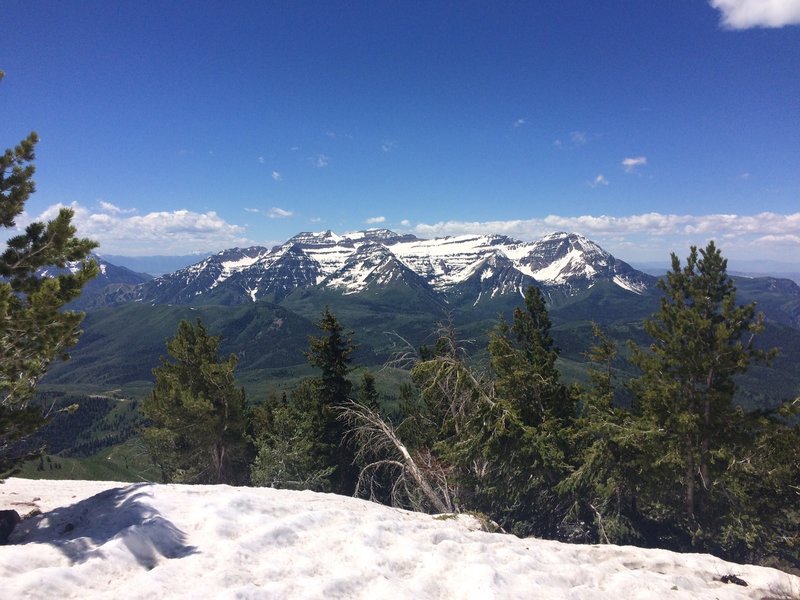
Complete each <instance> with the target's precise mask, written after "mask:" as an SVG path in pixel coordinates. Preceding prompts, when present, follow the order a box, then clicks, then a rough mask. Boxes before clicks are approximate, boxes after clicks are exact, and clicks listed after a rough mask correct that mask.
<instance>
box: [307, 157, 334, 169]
mask: <svg viewBox="0 0 800 600" xmlns="http://www.w3.org/2000/svg"><path fill="white" fill-rule="evenodd" d="M330 160H331V158H330V156H326V155H324V154H317V155H316V156H312V157H311V164H312V165H314V166H315V167H317V168H318V169H322V168H323V167H327V166H328V163H329V162H330Z"/></svg>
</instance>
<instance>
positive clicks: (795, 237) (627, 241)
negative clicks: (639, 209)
mask: <svg viewBox="0 0 800 600" xmlns="http://www.w3.org/2000/svg"><path fill="white" fill-rule="evenodd" d="M413 230H414V232H415V233H416V234H417V235H419V236H420V237H424V238H432V237H438V236H445V235H465V234H486V233H497V234H505V235H508V236H511V237H516V238H519V239H522V240H535V239H538V238H541V237H542V236H544V235H547V234H548V233H552V232H554V231H569V232H575V233H580V234H583V235H585V236H587V237H589V238H590V239H593V240H594V241H596V242H598V243H599V244H600V245H601V246H603V247H605V248H606V249H607V250H609V251H611V252H614V253H616V254H618V256H619V257H620V258H622V259H623V260H651V259H653V260H659V259H664V260H666V259H667V258H668V257H669V253H670V252H673V251H674V252H677V253H678V255H679V256H683V255H685V254H686V252H687V251H688V248H689V246H690V245H692V244H694V245H698V246H700V245H704V244H705V243H706V242H707V241H708V240H711V239H714V240H717V241H719V240H724V245H723V252H724V253H725V255H726V256H739V257H741V258H755V257H757V258H771V259H774V260H781V261H786V260H787V258H786V255H787V251H786V246H787V245H789V246H791V247H792V248H793V251H794V255H795V256H796V255H798V254H797V253H800V212H797V213H793V214H778V213H772V212H764V213H760V214H755V215H734V214H711V215H676V214H661V213H655V212H652V213H642V214H637V215H627V216H607V215H599V216H595V215H582V216H559V215H548V216H546V217H544V218H539V219H519V220H511V221H440V222H438V223H432V224H426V223H418V224H417V225H416V226H415V227H414V228H413ZM778 245H780V246H781V247H780V248H779V247H778Z"/></svg>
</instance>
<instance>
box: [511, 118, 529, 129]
mask: <svg viewBox="0 0 800 600" xmlns="http://www.w3.org/2000/svg"><path fill="white" fill-rule="evenodd" d="M527 124H528V120H527V119H517V120H516V121H514V127H522V126H523V125H527Z"/></svg>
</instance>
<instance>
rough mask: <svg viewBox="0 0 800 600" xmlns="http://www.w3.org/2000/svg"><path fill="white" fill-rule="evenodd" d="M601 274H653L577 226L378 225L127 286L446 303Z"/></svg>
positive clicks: (179, 297)
mask: <svg viewBox="0 0 800 600" xmlns="http://www.w3.org/2000/svg"><path fill="white" fill-rule="evenodd" d="M598 281H609V282H612V283H613V284H615V285H617V286H619V287H620V288H622V289H625V290H627V291H629V292H632V293H636V294H641V293H644V292H645V291H646V290H647V289H648V287H649V286H651V285H652V283H653V281H654V278H653V277H651V276H649V275H646V274H644V273H641V272H639V271H637V270H635V269H633V268H632V267H631V266H630V265H628V264H627V263H625V262H622V261H621V260H618V259H616V258H614V257H613V256H612V255H611V254H609V253H608V252H606V251H605V250H603V249H602V248H600V247H599V246H598V245H597V244H595V243H594V242H592V241H590V240H588V239H586V238H585V237H583V236H580V235H578V234H574V233H554V234H552V235H549V236H547V237H545V238H543V239H541V240H538V241H535V242H522V241H519V240H515V239H512V238H509V237H507V236H499V235H464V236H457V237H445V238H436V239H431V240H423V239H419V238H416V237H415V236H413V235H400V234H397V233H395V232H393V231H390V230H388V229H373V230H367V231H358V232H354V233H348V234H344V235H337V234H335V233H333V232H332V231H324V232H318V233H314V232H303V233H299V234H297V235H296V236H294V237H292V238H291V239H289V240H287V241H286V242H285V243H284V244H282V245H280V246H276V247H274V248H272V249H267V248H264V247H261V246H254V247H251V248H244V249H239V248H234V249H230V250H225V251H223V252H220V253H219V254H217V255H214V256H211V257H209V258H206V259H204V260H203V261H200V262H199V263H197V264H195V265H192V266H190V267H187V268H185V269H181V270H179V271H176V272H175V273H171V274H169V275H164V276H161V277H159V278H157V279H154V280H153V281H150V282H148V283H145V284H142V285H139V286H137V288H136V289H134V290H126V293H127V294H128V297H126V298H125V299H124V300H128V299H130V296H131V295H132V296H133V297H134V299H135V300H138V301H143V302H147V303H154V304H163V303H175V304H190V303H210V302H214V303H222V304H238V303H245V302H254V301H257V300H271V301H273V302H280V301H281V300H282V299H283V298H285V297H286V296H288V295H289V294H291V293H292V292H294V291H295V290H297V289H308V288H331V289H334V290H338V291H339V292H341V293H343V294H359V293H363V292H364V291H366V290H368V289H371V290H374V289H381V288H386V287H387V286H390V285H394V286H396V285H401V284H402V285H405V286H411V287H412V288H416V289H417V290H424V291H425V292H426V293H429V294H431V295H434V296H438V297H440V298H442V299H443V300H444V301H448V300H449V299H458V300H459V301H462V302H470V303H474V304H477V303H479V302H484V301H486V300H487V299H490V298H494V297H496V296H498V295H500V296H503V295H508V294H522V293H523V292H524V289H525V288H526V287H528V286H529V285H534V284H535V285H538V286H540V287H543V288H547V290H548V292H550V293H553V292H554V291H558V292H559V293H562V294H567V295H572V294H575V293H577V292H578V291H580V290H584V289H587V288H589V287H592V286H593V285H594V284H595V283H596V282H598Z"/></svg>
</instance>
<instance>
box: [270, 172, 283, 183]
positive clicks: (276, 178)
mask: <svg viewBox="0 0 800 600" xmlns="http://www.w3.org/2000/svg"><path fill="white" fill-rule="evenodd" d="M272 179H273V180H274V181H280V180H282V179H283V176H282V175H281V174H280V173H279V172H278V171H273V172H272Z"/></svg>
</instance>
